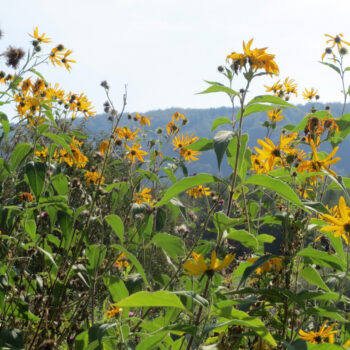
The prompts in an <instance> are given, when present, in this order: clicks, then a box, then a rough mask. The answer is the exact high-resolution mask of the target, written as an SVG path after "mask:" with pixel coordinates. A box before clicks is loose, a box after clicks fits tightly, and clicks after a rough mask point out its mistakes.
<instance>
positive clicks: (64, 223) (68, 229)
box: [57, 210, 73, 249]
mask: <svg viewBox="0 0 350 350" xmlns="http://www.w3.org/2000/svg"><path fill="white" fill-rule="evenodd" d="M57 220H58V224H59V225H60V228H61V230H62V232H63V246H64V248H65V249H68V247H69V246H70V244H71V240H72V235H73V217H72V215H71V213H67V212H65V211H63V210H59V211H58V212H57Z"/></svg>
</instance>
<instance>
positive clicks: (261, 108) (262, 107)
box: [237, 103, 286, 120]
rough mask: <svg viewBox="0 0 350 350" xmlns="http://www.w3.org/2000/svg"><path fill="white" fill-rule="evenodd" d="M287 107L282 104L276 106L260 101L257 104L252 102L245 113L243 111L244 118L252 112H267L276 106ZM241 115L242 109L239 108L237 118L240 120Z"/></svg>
mask: <svg viewBox="0 0 350 350" xmlns="http://www.w3.org/2000/svg"><path fill="white" fill-rule="evenodd" d="M278 107H279V108H281V109H282V108H286V107H282V106H277V107H276V106H274V105H272V106H271V105H266V104H260V103H256V104H252V105H247V106H246V107H245V109H244V113H243V118H244V117H247V116H248V115H250V114H254V113H260V112H267V111H271V110H273V109H274V108H278ZM240 117H241V109H239V110H238V112H237V119H238V120H239V119H240Z"/></svg>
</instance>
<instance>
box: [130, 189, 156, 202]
mask: <svg viewBox="0 0 350 350" xmlns="http://www.w3.org/2000/svg"><path fill="white" fill-rule="evenodd" d="M150 192H151V189H150V188H147V187H146V188H144V189H143V190H142V191H141V192H137V193H135V194H134V201H135V202H136V203H137V204H141V203H143V202H147V203H150V204H151V205H152V204H153V202H154V201H153V200H152V195H151V194H150Z"/></svg>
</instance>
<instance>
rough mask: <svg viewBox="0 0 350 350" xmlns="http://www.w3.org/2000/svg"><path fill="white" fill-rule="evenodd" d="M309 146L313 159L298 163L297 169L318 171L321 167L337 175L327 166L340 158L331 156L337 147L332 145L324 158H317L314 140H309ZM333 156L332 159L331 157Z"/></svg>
mask: <svg viewBox="0 0 350 350" xmlns="http://www.w3.org/2000/svg"><path fill="white" fill-rule="evenodd" d="M310 146H311V149H312V154H313V159H312V160H305V161H303V162H301V163H300V165H299V167H298V171H300V172H303V171H304V170H307V171H308V172H320V171H322V169H324V170H326V171H327V172H328V173H330V174H331V175H333V176H335V177H336V176H337V174H336V173H335V172H334V171H333V170H331V169H329V168H328V166H329V165H332V164H334V163H336V162H338V161H339V160H340V157H337V158H333V156H334V155H335V153H336V152H337V151H338V148H339V147H334V148H333V150H332V152H331V153H330V154H329V155H328V156H327V157H326V158H324V159H319V157H318V154H317V149H316V145H315V143H314V140H312V139H311V140H310ZM332 158H333V159H332Z"/></svg>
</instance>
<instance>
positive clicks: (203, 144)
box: [186, 137, 214, 151]
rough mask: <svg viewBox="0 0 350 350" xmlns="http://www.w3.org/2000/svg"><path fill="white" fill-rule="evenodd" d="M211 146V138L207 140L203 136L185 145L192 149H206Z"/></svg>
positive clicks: (211, 147)
mask: <svg viewBox="0 0 350 350" xmlns="http://www.w3.org/2000/svg"><path fill="white" fill-rule="evenodd" d="M213 147H214V146H213V140H209V139H207V138H205V137H202V138H200V139H199V140H198V141H196V142H194V143H192V144H190V145H188V146H186V148H188V149H192V150H194V151H208V150H210V149H213Z"/></svg>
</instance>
